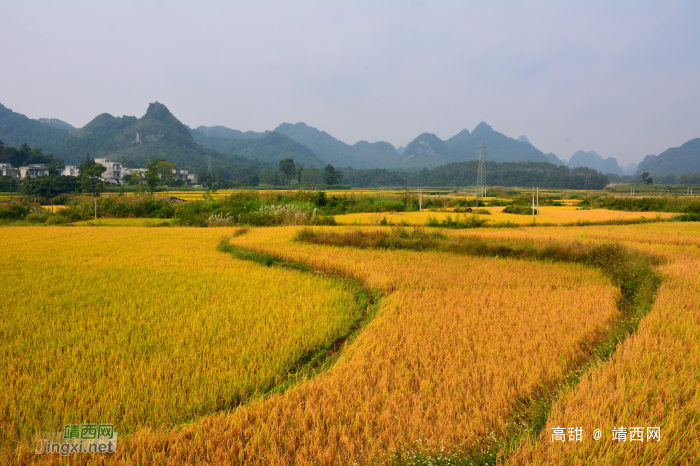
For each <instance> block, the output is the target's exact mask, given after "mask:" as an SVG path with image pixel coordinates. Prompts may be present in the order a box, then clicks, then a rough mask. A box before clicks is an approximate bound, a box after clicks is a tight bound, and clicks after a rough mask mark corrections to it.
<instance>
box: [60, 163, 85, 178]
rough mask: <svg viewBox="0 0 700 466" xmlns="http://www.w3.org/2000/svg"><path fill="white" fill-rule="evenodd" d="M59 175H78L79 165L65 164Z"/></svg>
mask: <svg viewBox="0 0 700 466" xmlns="http://www.w3.org/2000/svg"><path fill="white" fill-rule="evenodd" d="M59 174H60V175H61V176H80V167H78V166H77V165H66V168H64V169H63V170H61V172H60V173H59Z"/></svg>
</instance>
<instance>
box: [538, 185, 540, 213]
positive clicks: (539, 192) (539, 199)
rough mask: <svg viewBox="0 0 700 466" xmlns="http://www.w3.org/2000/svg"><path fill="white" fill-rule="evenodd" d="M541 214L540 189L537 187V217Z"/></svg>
mask: <svg viewBox="0 0 700 466" xmlns="http://www.w3.org/2000/svg"><path fill="white" fill-rule="evenodd" d="M539 214H540V187H539V186H538V187H537V215H539Z"/></svg>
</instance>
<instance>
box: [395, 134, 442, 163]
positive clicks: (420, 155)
mask: <svg viewBox="0 0 700 466" xmlns="http://www.w3.org/2000/svg"><path fill="white" fill-rule="evenodd" d="M452 161H453V160H452V153H451V152H450V148H449V147H447V144H445V143H444V142H443V141H442V139H440V138H439V137H437V136H435V135H434V134H431V133H423V134H421V135H420V136H418V137H417V138H415V139H414V140H413V141H411V142H410V143H409V144H408V145H407V146H406V150H404V151H403V154H401V157H400V159H399V163H398V165H399V166H401V167H403V168H423V167H429V168H431V167H436V166H438V165H445V164H447V163H450V162H452Z"/></svg>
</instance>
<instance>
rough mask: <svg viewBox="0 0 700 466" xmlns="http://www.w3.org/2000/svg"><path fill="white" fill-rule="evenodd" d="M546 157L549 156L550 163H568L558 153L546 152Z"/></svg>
mask: <svg viewBox="0 0 700 466" xmlns="http://www.w3.org/2000/svg"><path fill="white" fill-rule="evenodd" d="M544 156H545V157H547V161H548V162H549V163H553V164H554V165H557V166H559V165H567V163H566V160H564V159H560V158H559V157H557V156H556V155H554V154H552V153H551V152H550V153H549V154H544Z"/></svg>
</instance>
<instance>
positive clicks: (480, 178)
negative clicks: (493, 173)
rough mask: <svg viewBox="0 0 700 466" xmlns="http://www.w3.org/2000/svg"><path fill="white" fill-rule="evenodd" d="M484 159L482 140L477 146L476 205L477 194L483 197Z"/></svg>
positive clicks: (477, 201) (477, 203) (484, 152)
mask: <svg viewBox="0 0 700 466" xmlns="http://www.w3.org/2000/svg"><path fill="white" fill-rule="evenodd" d="M484 160H486V148H485V147H484V141H483V140H482V141H481V145H480V146H479V171H478V173H477V175H476V206H477V207H479V194H481V197H484Z"/></svg>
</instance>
